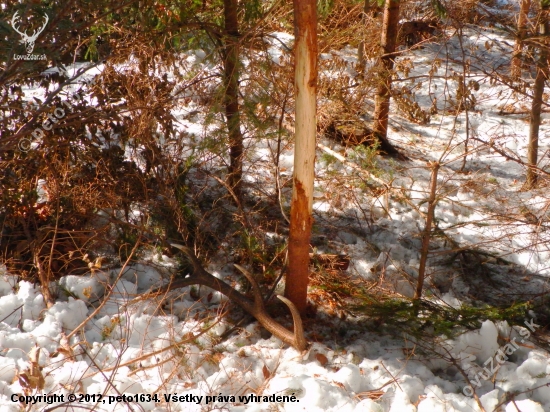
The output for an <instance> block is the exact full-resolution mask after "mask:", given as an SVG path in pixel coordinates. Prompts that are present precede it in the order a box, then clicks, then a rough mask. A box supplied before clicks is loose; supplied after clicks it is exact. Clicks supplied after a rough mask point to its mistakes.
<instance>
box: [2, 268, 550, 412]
mask: <svg viewBox="0 0 550 412" xmlns="http://www.w3.org/2000/svg"><path fill="white" fill-rule="evenodd" d="M2 272H3V273H2V275H1V277H0V286H1V288H0V289H1V293H2V296H1V297H0V313H1V317H2V323H0V348H1V350H2V356H1V357H0V405H1V406H0V407H1V410H3V411H18V410H20V409H19V406H20V405H19V403H18V402H13V401H12V400H13V399H15V400H17V399H19V398H18V397H19V396H20V395H23V394H25V395H28V396H36V395H39V394H48V395H53V394H58V395H64V399H65V401H66V400H67V397H68V396H69V394H71V393H75V394H76V395H77V396H78V397H80V396H82V398H83V399H84V401H83V402H73V403H72V404H71V405H72V406H70V405H69V404H65V405H62V403H61V402H54V403H53V404H52V405H50V406H49V407H52V406H54V405H56V404H58V405H59V406H58V407H57V409H56V410H78V409H77V406H80V407H86V406H87V407H89V408H92V409H93V410H96V411H128V410H145V411H157V412H161V411H193V410H197V411H201V410H234V411H263V410H271V409H270V408H274V407H278V408H280V409H282V410H285V411H399V412H400V411H479V410H480V409H479V405H478V403H477V401H476V400H475V399H474V398H473V397H471V396H470V395H472V393H473V390H472V388H471V387H470V386H468V385H467V384H466V382H465V379H464V377H463V376H461V373H460V371H459V369H458V368H457V367H454V366H453V365H452V364H451V363H452V362H456V364H457V365H460V366H461V368H462V369H463V370H465V371H467V374H468V376H469V379H470V384H471V385H472V386H473V388H474V389H475V391H476V393H477V394H478V395H479V396H480V402H481V404H482V405H483V407H484V408H485V409H486V410H487V411H492V410H493V409H492V408H493V407H494V406H496V405H497V404H502V405H504V406H505V408H506V410H507V411H508V410H514V409H511V408H513V403H512V402H506V400H505V396H506V393H522V392H523V394H521V395H519V396H517V397H516V398H515V404H516V405H518V407H519V406H520V405H521V407H520V409H519V410H521V411H522V412H525V411H543V410H550V409H549V408H550V396H549V392H548V390H547V385H548V384H550V378H549V377H548V376H549V374H550V357H549V355H548V353H547V352H545V351H542V350H539V349H536V348H535V347H534V346H533V345H532V344H531V343H530V342H529V341H528V339H527V337H528V336H529V334H530V333H531V332H532V331H533V330H535V329H536V328H537V327H540V326H539V325H537V324H536V323H535V321H534V320H529V321H528V322H527V323H526V326H525V327H514V328H510V327H509V326H508V325H507V324H506V323H505V322H502V323H500V324H496V325H495V324H494V323H493V322H491V321H486V322H484V323H483V325H482V327H481V329H480V330H479V331H472V332H468V333H466V334H463V335H461V336H459V337H458V338H457V339H454V340H447V341H445V342H443V343H442V344H441V346H440V347H439V348H438V349H437V351H439V353H440V354H441V356H436V355H433V356H430V357H427V358H421V357H420V358H418V359H415V358H412V357H409V356H407V355H406V353H407V351H406V348H405V347H404V344H403V341H399V340H397V339H394V338H390V337H387V336H378V335H375V334H372V333H368V334H367V333H364V334H363V335H361V336H358V337H357V339H355V340H354V343H353V344H350V345H348V346H346V347H339V346H338V344H337V340H335V341H334V342H327V344H321V343H313V344H312V346H311V347H310V348H309V350H308V351H307V352H305V353H298V352H297V351H296V350H295V349H292V348H288V347H286V348H285V346H284V345H283V344H282V343H281V342H280V341H279V340H278V339H276V338H274V337H272V338H270V339H261V338H260V336H259V333H258V329H259V326H258V325H257V324H256V323H253V324H251V325H249V326H248V327H246V329H245V330H244V331H243V332H242V333H240V334H238V335H235V336H233V337H231V338H229V339H228V340H225V341H224V342H223V343H220V344H217V345H216V344H213V343H212V342H213V340H214V339H215V338H216V337H217V336H220V335H221V334H222V333H223V332H224V331H225V329H226V325H225V323H224V321H223V320H221V319H220V318H218V317H216V316H215V311H214V312H213V313H214V315H213V318H212V320H211V321H212V322H218V321H219V323H218V324H217V325H216V327H214V328H212V329H211V330H210V331H209V332H208V333H206V334H203V335H201V336H198V337H196V336H197V335H198V332H199V330H200V327H201V325H200V324H198V323H197V322H196V321H194V320H193V318H192V317H191V316H187V317H182V318H178V317H177V316H174V315H161V314H160V313H158V312H159V309H160V308H151V307H147V305H146V304H144V303H143V302H142V303H136V304H133V305H128V306H127V307H126V308H125V309H124V306H125V304H127V303H128V301H129V299H131V298H132V297H133V296H134V295H135V294H136V292H137V294H138V295H139V293H142V292H143V291H144V290H146V289H147V288H148V287H149V286H150V285H151V284H152V283H153V282H155V283H156V282H157V281H158V280H159V276H160V275H159V273H158V271H156V270H155V269H154V268H152V267H147V266H145V265H136V266H132V267H130V268H128V269H127V271H126V272H125V273H124V275H123V277H121V278H119V279H118V282H117V283H116V284H114V290H115V291H116V292H115V294H116V295H117V296H116V298H114V297H112V298H110V299H109V300H113V301H114V300H115V299H116V301H117V304H118V305H119V306H118V311H117V310H116V307H115V306H114V305H113V306H112V307H110V308H109V309H108V310H106V311H105V312H100V313H99V314H97V315H96V316H95V317H94V318H93V319H91V320H90V321H89V322H88V323H87V324H86V326H85V327H84V329H83V330H82V333H77V334H74V336H72V337H71V339H70V342H68V343H67V342H64V340H65V341H66V339H67V338H66V336H67V335H69V334H70V333H71V332H72V331H73V330H74V329H75V328H76V327H78V325H80V324H81V323H82V321H84V320H85V319H86V318H87V316H89V315H90V314H91V313H92V312H93V311H94V310H95V309H94V307H93V306H91V307H88V306H87V305H86V303H85V302H86V300H87V299H90V297H91V296H92V294H93V293H92V291H98V290H101V289H102V288H103V287H105V285H106V284H108V283H111V284H112V283H113V281H114V280H115V279H116V278H117V277H118V276H116V277H115V276H111V277H110V279H100V278H99V277H98V276H96V275H95V274H89V275H87V276H84V277H80V278H76V277H71V276H67V277H65V278H63V279H61V281H60V282H59V283H60V284H63V285H65V288H66V290H70V291H71V294H74V295H76V296H83V297H84V299H83V300H81V299H76V300H75V299H74V298H73V297H72V296H68V297H67V298H66V300H65V301H59V302H57V303H56V304H55V305H54V306H52V307H51V308H48V309H46V308H45V305H44V299H43V298H42V295H41V294H40V292H39V291H38V290H37V289H36V287H34V286H33V285H31V284H30V283H28V282H25V281H20V282H16V280H15V278H14V277H13V276H10V275H9V274H8V273H7V272H6V271H5V270H2ZM115 272H116V271H113V275H114V274H115ZM128 279H133V280H128ZM130 293H131V294H130ZM181 303H183V304H185V305H186V306H187V308H188V309H189V310H191V308H192V307H193V306H194V305H196V302H195V301H194V300H193V299H191V298H190V297H189V295H188V294H184V295H183V298H182V299H181ZM211 306H216V305H211ZM210 309H211V308H210ZM201 310H203V311H204V310H205V309H204V308H202V309H201ZM207 310H209V309H207ZM189 313H191V312H189ZM203 326H204V325H203ZM34 348H38V349H39V358H38V365H39V366H40V367H41V371H40V373H39V375H41V376H42V377H43V378H44V386H43V388H41V389H36V388H35V389H33V386H32V384H31V383H29V382H31V381H30V380H29V379H28V378H27V377H28V376H30V375H31V372H30V371H31V370H32V365H33V362H32V359H33V358H32V351H33V350H34ZM163 349H164V351H163ZM147 354H149V356H144V355H147ZM449 354H450V357H449ZM71 355H74V356H71ZM136 359H138V361H136ZM86 394H88V395H96V394H101V395H102V399H101V400H100V401H99V402H93V401H90V398H89V397H88V401H86V397H85V395H86ZM120 394H125V395H132V396H133V395H135V394H150V395H154V394H157V396H158V402H155V401H154V400H153V399H151V400H147V397H143V398H141V399H138V400H137V402H134V401H131V402H123V401H120V400H119V401H118V402H117V400H116V396H119V395H120ZM165 394H166V395H167V396H172V395H177V401H176V402H173V401H170V402H166V401H165V398H164V395H165ZM250 394H254V395H258V396H262V397H263V396H269V395H276V396H287V398H286V399H287V400H291V399H292V400H294V399H295V401H294V402H282V403H281V402H270V401H269V397H268V398H266V400H265V401H264V399H263V398H257V400H256V401H250V402H248V401H247V402H245V399H244V398H243V399H241V401H239V396H244V395H246V396H249V395H250ZM220 395H221V396H226V397H227V398H226V399H222V398H221V397H220ZM14 396H15V397H14ZM191 396H193V398H191ZM207 396H209V397H212V398H209V402H208V404H206V397H207ZM231 396H234V397H235V398H234V400H231V398H230V397H231ZM291 396H295V398H290V397H291ZM197 397H202V398H201V399H202V401H201V402H200V403H197V401H196V400H197V399H199V398H197ZM98 398H99V396H96V400H99V399H98ZM214 398H215V399H214ZM34 399H35V400H37V399H38V398H34ZM51 399H52V398H50V400H51ZM191 399H195V401H191ZM247 399H248V398H247ZM273 399H275V398H272V400H273ZM92 400H93V399H92ZM510 405H512V406H510ZM47 406H48V405H47V403H46V402H44V400H42V401H37V402H36V403H35V404H34V405H32V406H31V407H30V409H26V410H33V411H38V410H44V408H46V407H47Z"/></svg>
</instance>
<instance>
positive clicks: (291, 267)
mask: <svg viewBox="0 0 550 412" xmlns="http://www.w3.org/2000/svg"><path fill="white" fill-rule="evenodd" d="M294 35H295V46H294V53H295V72H294V85H295V96H296V116H295V117H296V120H295V122H296V123H295V138H296V143H295V147H294V176H293V177H294V187H293V192H292V204H291V208H290V236H289V241H288V272H287V277H286V286H285V296H286V297H287V298H288V299H289V300H290V301H291V302H292V303H294V305H295V306H296V308H297V309H298V311H299V312H300V313H301V314H304V313H305V310H306V302H307V286H308V282H309V240H310V236H311V225H312V223H313V218H312V205H313V179H314V167H315V144H316V134H317V122H316V112H317V104H316V92H317V2H316V1H315V0H294Z"/></svg>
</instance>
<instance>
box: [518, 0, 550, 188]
mask: <svg viewBox="0 0 550 412" xmlns="http://www.w3.org/2000/svg"><path fill="white" fill-rule="evenodd" d="M549 11H550V2H549V1H541V16H540V20H539V35H540V37H541V38H542V39H544V37H545V36H548V33H549V30H548V14H549ZM541 41H544V40H541ZM547 79H548V43H547V42H546V41H544V44H542V45H541V46H540V54H539V58H538V60H537V77H536V78H535V85H534V86H533V102H532V105H531V116H530V117H531V119H530V124H529V146H528V147H527V164H528V165H529V166H533V167H528V169H527V177H526V181H525V186H524V188H525V189H532V188H534V187H535V186H536V184H537V171H536V169H535V168H534V167H535V166H536V165H537V162H538V150H539V128H540V114H541V111H542V99H543V94H544V82H545V81H546V80H547Z"/></svg>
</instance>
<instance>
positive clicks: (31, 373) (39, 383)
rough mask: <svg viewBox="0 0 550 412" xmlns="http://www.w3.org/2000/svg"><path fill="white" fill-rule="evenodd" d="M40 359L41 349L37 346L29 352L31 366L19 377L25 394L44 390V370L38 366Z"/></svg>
mask: <svg viewBox="0 0 550 412" xmlns="http://www.w3.org/2000/svg"><path fill="white" fill-rule="evenodd" d="M39 358H40V347H39V346H38V345H35V346H34V347H33V348H32V349H31V350H30V352H29V361H30V366H29V367H28V368H27V369H25V370H24V371H23V372H21V373H20V374H19V375H17V380H18V381H19V384H20V385H21V387H22V388H23V390H24V391H25V394H26V395H28V394H31V393H32V392H33V391H34V390H39V391H41V390H43V389H44V383H45V381H44V376H43V375H42V370H41V368H40V365H39V364H38V360H39Z"/></svg>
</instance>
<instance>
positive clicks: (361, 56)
mask: <svg viewBox="0 0 550 412" xmlns="http://www.w3.org/2000/svg"><path fill="white" fill-rule="evenodd" d="M370 8H371V0H365V4H364V5H363V13H361V23H362V24H363V26H365V24H366V22H367V13H368V12H369V10H370ZM357 62H358V63H359V71H360V72H361V73H362V72H363V70H365V64H366V58H365V40H364V39H363V40H361V42H360V43H359V47H358V48H357Z"/></svg>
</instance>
